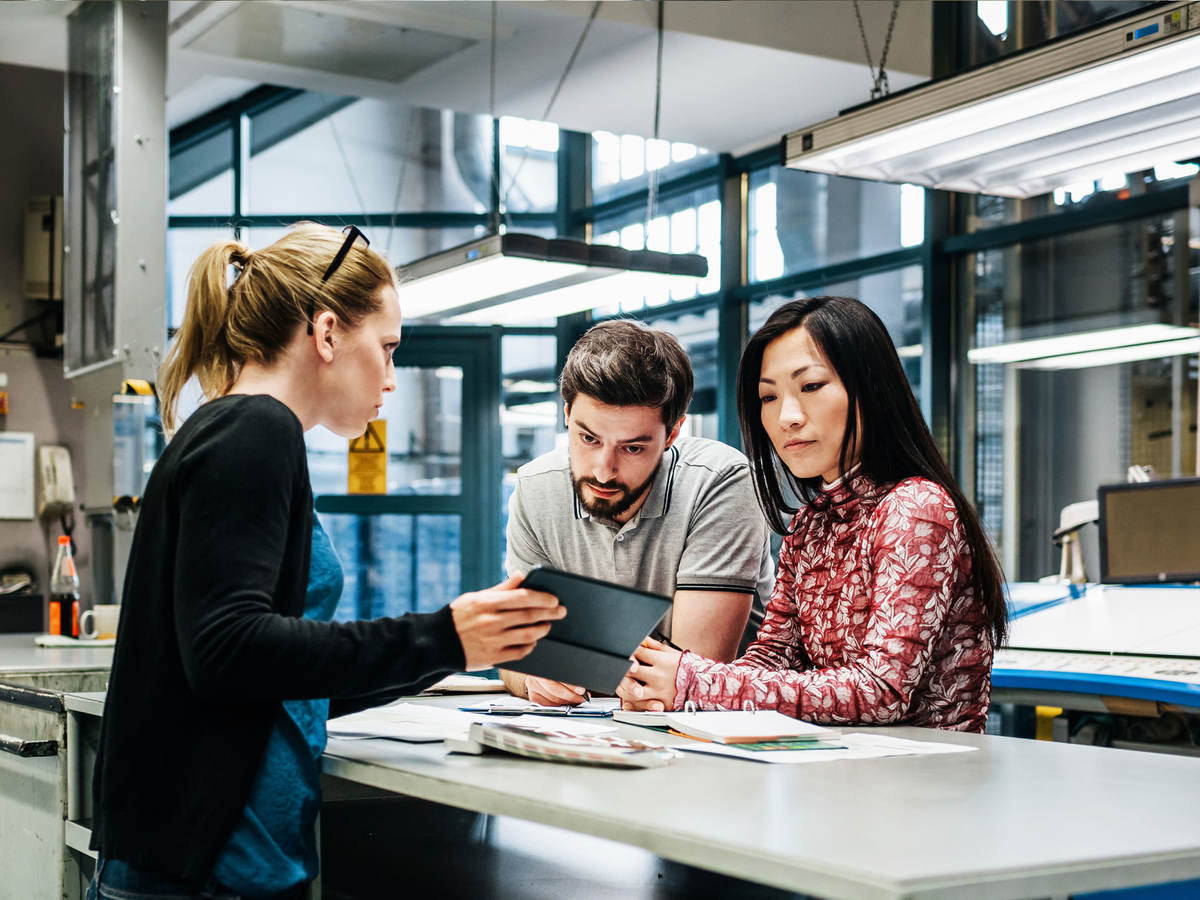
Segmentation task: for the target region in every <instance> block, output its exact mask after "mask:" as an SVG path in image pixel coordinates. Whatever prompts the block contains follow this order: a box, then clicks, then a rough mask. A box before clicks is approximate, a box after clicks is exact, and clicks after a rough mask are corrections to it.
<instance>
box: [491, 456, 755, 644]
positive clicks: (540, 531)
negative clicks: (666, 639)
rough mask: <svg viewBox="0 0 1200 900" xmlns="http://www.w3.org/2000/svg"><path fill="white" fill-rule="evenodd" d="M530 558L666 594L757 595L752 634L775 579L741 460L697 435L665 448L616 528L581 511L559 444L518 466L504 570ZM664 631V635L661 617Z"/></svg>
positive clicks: (525, 564) (522, 567)
mask: <svg viewBox="0 0 1200 900" xmlns="http://www.w3.org/2000/svg"><path fill="white" fill-rule="evenodd" d="M537 565H542V566H552V567H553V568H555V569H562V570H564V571H567V572H574V573H576V574H579V575H587V576H590V577H592V578H600V579H603V580H604V581H616V582H620V583H622V584H628V585H629V586H631V587H635V588H638V589H640V590H643V591H651V592H653V593H655V594H664V595H666V596H668V597H673V596H674V595H675V592H676V591H683V590H688V591H703V590H710V591H738V592H745V593H752V594H755V600H754V604H753V607H752V609H751V612H750V622H749V623H748V624H747V626H746V632H747V636H748V637H749V638H751V639H752V638H753V637H754V635H755V634H756V633H757V631H758V626H759V625H760V624H761V622H762V613H763V609H764V608H765V606H766V602H767V600H768V599H769V597H770V595H771V587H772V585H773V584H774V582H775V566H774V562H773V561H772V559H771V544H770V539H769V533H768V530H767V525H766V522H765V521H764V519H763V515H762V512H761V511H760V510H759V508H758V503H757V501H756V500H755V499H754V487H753V485H752V483H751V480H750V466H749V464H748V463H747V461H746V457H745V456H743V455H742V454H741V453H739V452H738V451H737V450H734V449H733V448H732V447H730V446H728V445H726V444H722V443H720V442H718V441H710V440H708V439H706V438H695V437H681V438H679V439H677V440H676V441H675V443H674V444H673V445H671V447H669V448H668V449H667V451H666V453H664V454H663V458H662V462H661V463H659V466H658V472H657V474H656V475H655V477H654V483H653V484H652V485H651V487H650V492H649V494H648V495H647V497H646V501H645V502H644V503H643V504H642V506H641V508H640V509H639V510H638V511H637V514H636V515H634V517H633V518H632V519H630V520H629V521H628V522H626V523H625V524H624V525H619V524H617V523H616V522H612V521H609V520H607V519H602V518H593V517H592V516H590V515H588V513H587V511H586V510H584V508H583V506H582V505H581V504H580V503H579V501H578V499H577V498H576V496H575V491H574V489H573V488H572V486H571V468H570V463H569V461H568V459H567V450H566V448H565V447H563V448H559V449H557V450H553V451H551V452H550V453H547V454H545V455H544V456H540V457H538V458H537V459H535V460H533V461H532V462H528V463H526V464H525V465H523V466H521V468H520V469H518V470H517V487H516V490H514V491H513V495H512V498H511V500H510V501H509V505H508V555H507V558H506V560H505V567H506V568H507V569H508V571H509V572H510V573H512V572H527V571H529V569H531V568H533V567H534V566H537ZM667 628H668V632H667V633H668V635H669V634H670V631H669V628H670V621H669V620H668V622H667Z"/></svg>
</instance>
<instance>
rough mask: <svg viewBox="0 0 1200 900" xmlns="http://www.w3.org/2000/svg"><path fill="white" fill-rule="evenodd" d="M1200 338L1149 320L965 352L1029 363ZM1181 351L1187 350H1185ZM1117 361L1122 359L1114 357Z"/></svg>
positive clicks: (974, 357) (1194, 331)
mask: <svg viewBox="0 0 1200 900" xmlns="http://www.w3.org/2000/svg"><path fill="white" fill-rule="evenodd" d="M1198 338H1200V328H1189V327H1186V326H1183V325H1166V324H1163V323H1160V322H1151V323H1147V324H1142V325H1128V326H1125V327H1121V328H1100V329H1096V330H1092V331H1077V332H1073V333H1071V334H1059V335H1054V336H1053V337H1038V338H1030V339H1027V340H1020V341H1010V342H1008V343H1003V344H995V345H993V346H991V347H975V348H974V349H972V350H968V351H967V359H968V361H970V362H971V363H973V364H974V365H987V364H994V363H1021V364H1024V365H1025V366H1029V365H1032V363H1031V361H1032V360H1050V359H1055V360H1061V359H1067V358H1070V357H1072V356H1080V355H1082V354H1088V353H1097V352H1106V351H1115V350H1126V351H1130V350H1131V349H1132V348H1136V347H1161V346H1163V345H1166V344H1172V345H1175V344H1178V343H1179V342H1180V341H1181V340H1183V339H1198ZM1181 352H1189V351H1187V350H1184V351H1181ZM1165 355H1172V354H1165V353H1152V352H1149V351H1147V355H1146V356H1137V355H1132V356H1130V357H1129V358H1130V359H1154V358H1155V357H1157V356H1165ZM1115 361H1117V362H1120V361H1122V360H1115ZM1108 364H1109V363H1084V365H1108ZM1038 368H1071V367H1070V366H1063V365H1046V366H1038Z"/></svg>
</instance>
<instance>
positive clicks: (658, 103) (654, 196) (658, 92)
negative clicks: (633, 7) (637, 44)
mask: <svg viewBox="0 0 1200 900" xmlns="http://www.w3.org/2000/svg"><path fill="white" fill-rule="evenodd" d="M664 8H665V4H664V3H663V0H658V57H657V61H656V63H655V68H654V138H653V139H654V141H655V143H657V142H658V126H659V123H660V120H661V116H662V60H663V33H664V29H663V12H664ZM648 156H649V154H647V157H648ZM647 188H648V189H647V192H646V231H645V235H644V237H643V240H642V246H643V247H644V248H646V249H647V250H648V249H650V223H651V222H653V221H654V213H655V206H656V205H657V203H658V168H657V167H655V168H653V169H651V170H650V171H649V173H648V178H647Z"/></svg>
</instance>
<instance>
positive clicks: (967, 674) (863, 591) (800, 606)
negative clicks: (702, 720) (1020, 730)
mask: <svg viewBox="0 0 1200 900" xmlns="http://www.w3.org/2000/svg"><path fill="white" fill-rule="evenodd" d="M792 526H793V530H792V533H791V534H789V535H788V536H787V537H786V538H784V541H783V547H782V549H781V551H780V554H779V571H778V575H777V580H776V582H775V590H774V592H773V593H772V595H771V601H770V603H769V604H768V605H767V612H766V618H765V619H764V621H763V624H762V627H761V628H760V629H759V632H758V637H757V639H756V640H755V641H754V643H752V644H751V645H750V647H749V648H748V649H747V651H746V653H745V655H744V656H742V657H741V658H740V659H737V660H734V661H733V662H731V663H717V662H713V661H711V660H707V659H704V658H702V657H700V656H697V655H696V654H694V653H684V654H683V656H682V657H681V659H680V663H679V670H678V674H677V676H676V682H675V707H676V708H677V709H682V708H683V707H684V704H685V703H687V702H688V701H692V702H694V703H695V704H696V706H697V707H699V708H701V709H744V708H747V706H748V701H749V702H752V703H753V704H754V707H755V708H757V709H777V710H779V711H780V712H783V713H786V714H788V715H790V716H795V717H797V718H801V719H805V720H807V721H812V722H819V723H822V724H852V723H853V724H871V725H875V724H885V723H901V722H902V723H905V724H909V725H922V726H927V727H933V728H945V729H950V730H955V731H983V726H984V722H985V720H986V718H987V711H988V701H989V697H990V694H991V670H992V650H993V647H992V640H991V634H990V631H989V625H988V619H987V614H986V612H985V610H984V608H983V604H982V603H981V602H979V601H977V600H976V599H975V596H974V592H973V590H972V588H971V583H970V577H971V556H970V548H969V547H968V545H967V544H966V541H965V539H964V535H963V530H962V527H961V526H960V523H959V519H958V513H957V511H956V510H955V508H954V503H953V501H952V500H951V498H950V496H949V495H948V494H947V493H946V492H945V491H944V490H943V489H942V488H941V486H939V485H938V484H936V483H934V482H932V481H928V480H926V479H923V478H909V479H906V480H904V481H901V482H899V483H898V484H896V485H894V486H886V485H879V484H876V483H875V482H874V481H872V480H871V479H870V478H868V477H867V476H866V475H857V476H853V475H852V476H850V479H849V482H848V484H847V483H844V480H843V482H840V483H837V484H834V485H831V486H829V487H828V488H827V489H826V490H825V492H824V493H822V494H821V495H820V496H818V497H817V499H816V501H815V502H814V503H813V504H811V505H810V506H808V507H806V508H803V509H801V510H800V512H798V513H797V514H796V517H795V518H794V519H793V521H792Z"/></svg>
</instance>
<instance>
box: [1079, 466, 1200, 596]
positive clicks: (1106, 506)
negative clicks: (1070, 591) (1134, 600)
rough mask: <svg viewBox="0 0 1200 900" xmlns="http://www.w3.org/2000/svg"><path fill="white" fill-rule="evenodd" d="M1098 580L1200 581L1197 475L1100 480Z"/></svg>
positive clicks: (1132, 581) (1116, 581)
mask: <svg viewBox="0 0 1200 900" xmlns="http://www.w3.org/2000/svg"><path fill="white" fill-rule="evenodd" d="M1097 496H1098V498H1099V502H1100V580H1101V581H1102V582H1104V583H1106V584H1147V583H1153V582H1179V581H1200V478H1168V479H1162V480H1159V481H1148V482H1145V483H1142V484H1102V485H1100V488H1099V491H1098V492H1097Z"/></svg>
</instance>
